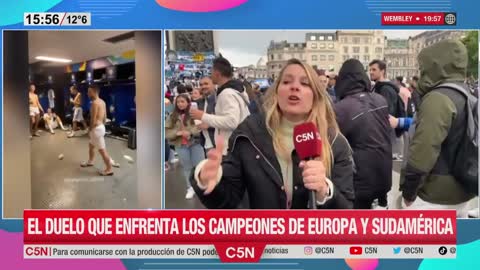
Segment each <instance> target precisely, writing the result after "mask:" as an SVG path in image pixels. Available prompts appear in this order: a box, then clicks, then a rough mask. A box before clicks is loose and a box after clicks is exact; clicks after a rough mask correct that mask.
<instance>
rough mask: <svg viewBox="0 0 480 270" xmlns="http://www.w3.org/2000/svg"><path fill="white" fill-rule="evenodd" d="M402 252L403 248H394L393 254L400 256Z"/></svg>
mask: <svg viewBox="0 0 480 270" xmlns="http://www.w3.org/2000/svg"><path fill="white" fill-rule="evenodd" d="M400 251H402V248H400V247H394V248H393V254H400Z"/></svg>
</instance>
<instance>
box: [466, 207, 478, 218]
mask: <svg viewBox="0 0 480 270" xmlns="http://www.w3.org/2000/svg"><path fill="white" fill-rule="evenodd" d="M479 212H480V210H479V208H475V209H472V210H470V211H468V217H470V218H478V217H479Z"/></svg>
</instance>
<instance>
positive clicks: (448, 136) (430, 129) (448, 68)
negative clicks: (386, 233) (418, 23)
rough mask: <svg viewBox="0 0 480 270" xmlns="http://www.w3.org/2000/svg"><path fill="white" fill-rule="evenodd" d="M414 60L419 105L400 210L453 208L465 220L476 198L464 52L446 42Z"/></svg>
mask: <svg viewBox="0 0 480 270" xmlns="http://www.w3.org/2000/svg"><path fill="white" fill-rule="evenodd" d="M418 62H419V66H420V68H421V70H420V74H422V75H421V77H420V79H419V81H418V89H417V90H418V92H419V94H420V95H421V96H422V102H421V104H420V107H419V108H418V110H417V114H416V119H415V125H414V128H415V131H414V133H413V131H412V130H411V131H410V132H411V133H413V135H412V139H411V143H410V145H409V148H408V157H406V164H405V166H404V168H403V169H402V173H401V179H400V189H401V191H402V197H403V200H402V207H403V208H405V209H455V210H457V217H466V216H467V210H468V209H467V202H468V201H469V200H471V199H472V198H474V197H475V194H478V137H477V133H478V124H477V123H478V122H477V121H478V117H477V115H476V110H477V107H476V104H477V101H476V98H475V97H473V96H472V95H471V94H470V93H468V91H467V86H466V85H465V84H464V83H463V82H464V79H465V76H466V70H467V63H468V56H467V49H466V48H465V46H464V45H463V44H462V43H461V42H460V41H454V40H444V41H441V42H438V43H436V44H434V45H432V46H430V47H427V48H425V49H424V50H422V51H421V52H420V54H419V55H418ZM412 129H413V128H412Z"/></svg>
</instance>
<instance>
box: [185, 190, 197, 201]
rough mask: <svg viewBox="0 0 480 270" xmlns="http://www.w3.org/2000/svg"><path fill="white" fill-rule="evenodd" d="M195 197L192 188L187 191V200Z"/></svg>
mask: <svg viewBox="0 0 480 270" xmlns="http://www.w3.org/2000/svg"><path fill="white" fill-rule="evenodd" d="M193 196H195V190H193V188H192V187H190V188H188V189H187V194H186V195H185V199H187V200H190V199H192V198H193Z"/></svg>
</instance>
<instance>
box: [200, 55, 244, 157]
mask: <svg viewBox="0 0 480 270" xmlns="http://www.w3.org/2000/svg"><path fill="white" fill-rule="evenodd" d="M211 78H212V81H213V83H214V84H216V85H218V86H219V87H218V90H217V103H216V105H215V114H208V113H205V112H203V111H201V110H198V109H191V110H190V115H191V116H192V118H193V119H195V120H201V121H202V122H203V123H205V124H207V125H208V126H209V127H213V128H215V139H214V141H216V140H217V138H218V137H219V136H222V137H223V139H224V144H225V145H228V140H229V138H230V136H231V135H232V133H233V131H234V130H235V129H236V128H237V127H238V125H240V123H242V122H243V120H244V119H245V118H247V116H249V115H250V111H249V109H248V105H249V100H248V95H247V93H246V91H245V88H244V87H243V83H242V82H241V81H238V80H234V79H233V67H232V65H231V64H230V62H229V61H228V60H227V59H225V58H223V57H218V58H216V59H215V60H214V61H213V68H212V77H211ZM227 151H228V149H227V147H225V148H224V150H223V155H226V154H227Z"/></svg>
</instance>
